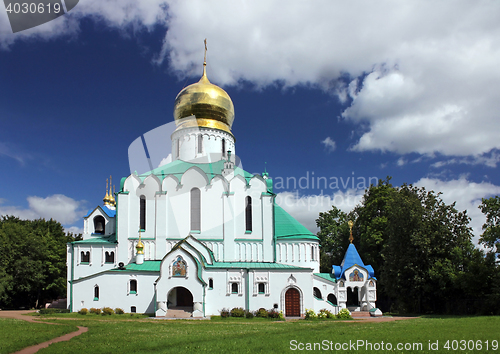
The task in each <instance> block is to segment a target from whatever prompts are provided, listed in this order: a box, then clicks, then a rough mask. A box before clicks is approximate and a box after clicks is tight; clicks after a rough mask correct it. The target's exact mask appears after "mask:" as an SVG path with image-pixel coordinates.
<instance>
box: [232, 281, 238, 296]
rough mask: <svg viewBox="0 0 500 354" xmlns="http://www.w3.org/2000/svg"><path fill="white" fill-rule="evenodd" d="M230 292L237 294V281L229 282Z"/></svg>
mask: <svg viewBox="0 0 500 354" xmlns="http://www.w3.org/2000/svg"><path fill="white" fill-rule="evenodd" d="M231 293H233V294H238V283H232V284H231Z"/></svg>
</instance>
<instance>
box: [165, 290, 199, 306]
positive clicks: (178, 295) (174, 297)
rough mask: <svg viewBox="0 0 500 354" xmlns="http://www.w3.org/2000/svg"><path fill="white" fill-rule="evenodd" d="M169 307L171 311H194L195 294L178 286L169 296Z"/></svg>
mask: <svg viewBox="0 0 500 354" xmlns="http://www.w3.org/2000/svg"><path fill="white" fill-rule="evenodd" d="M167 307H168V308H169V309H175V308H182V309H184V310H187V311H193V294H192V293H191V291H189V289H187V288H185V287H183V286H176V287H174V288H172V289H170V291H169V292H168V294H167Z"/></svg>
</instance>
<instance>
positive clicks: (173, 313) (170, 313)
mask: <svg viewBox="0 0 500 354" xmlns="http://www.w3.org/2000/svg"><path fill="white" fill-rule="evenodd" d="M192 316H193V314H192V313H191V312H189V311H186V310H181V309H169V310H167V313H166V314H165V317H166V318H191V317H192Z"/></svg>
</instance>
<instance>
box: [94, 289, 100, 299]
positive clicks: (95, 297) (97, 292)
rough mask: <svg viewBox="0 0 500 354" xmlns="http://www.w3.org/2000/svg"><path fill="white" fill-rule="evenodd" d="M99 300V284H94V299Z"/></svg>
mask: <svg viewBox="0 0 500 354" xmlns="http://www.w3.org/2000/svg"><path fill="white" fill-rule="evenodd" d="M97 300H99V286H97V285H96V286H94V301H97Z"/></svg>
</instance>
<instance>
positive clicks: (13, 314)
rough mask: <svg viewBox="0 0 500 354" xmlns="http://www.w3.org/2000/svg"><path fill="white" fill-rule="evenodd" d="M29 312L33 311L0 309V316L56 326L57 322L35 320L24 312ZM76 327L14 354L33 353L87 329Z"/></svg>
mask: <svg viewBox="0 0 500 354" xmlns="http://www.w3.org/2000/svg"><path fill="white" fill-rule="evenodd" d="M30 312H33V310H21V311H0V317H3V318H13V319H16V320H23V321H28V322H34V323H47V324H51V325H56V326H57V325H58V324H57V323H50V322H43V321H35V318H33V317H32V316H26V314H27V313H30ZM77 327H78V331H75V332H71V333H68V334H65V335H63V336H60V337H56V338H53V339H51V340H48V341H46V342H43V343H40V344H36V345H32V346H31V347H27V348H24V349H22V350H20V351H18V352H15V353H14V354H34V353H36V352H38V351H39V350H40V349H42V348H47V347H48V346H49V345H51V344H52V343H58V342H64V341H68V340H70V339H71V338H73V337H76V336H79V335H80V334H82V333H85V332H87V331H88V328H87V327H81V326H77Z"/></svg>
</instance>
